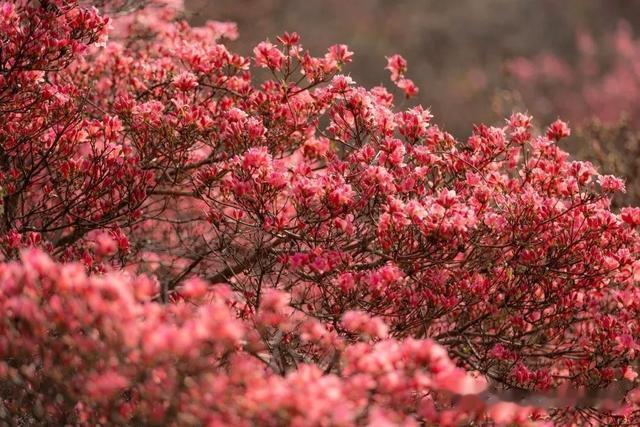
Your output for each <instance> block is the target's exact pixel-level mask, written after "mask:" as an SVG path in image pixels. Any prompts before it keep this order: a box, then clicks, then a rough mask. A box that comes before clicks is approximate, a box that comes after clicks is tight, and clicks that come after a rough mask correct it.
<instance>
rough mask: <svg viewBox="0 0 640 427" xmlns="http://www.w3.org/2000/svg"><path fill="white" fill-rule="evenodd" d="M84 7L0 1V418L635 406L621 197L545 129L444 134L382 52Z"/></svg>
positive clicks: (274, 420) (520, 119) (455, 420)
mask: <svg viewBox="0 0 640 427" xmlns="http://www.w3.org/2000/svg"><path fill="white" fill-rule="evenodd" d="M98 6H100V7H101V11H98V9H95V8H93V7H91V5H88V4H85V3H78V2H77V1H75V0H41V1H28V0H15V1H4V2H1V3H0V15H1V19H0V38H1V40H2V50H1V51H0V113H1V115H2V124H1V125H0V148H1V151H0V163H1V164H2V169H1V175H0V193H1V195H2V204H1V205H0V209H1V210H2V221H1V222H0V234H1V237H2V246H1V249H2V250H1V254H2V255H1V256H2V263H1V264H0V307H1V308H2V312H3V318H2V322H1V323H0V354H1V355H2V358H1V360H2V362H1V363H0V393H1V396H2V402H1V405H0V417H2V419H3V420H5V421H9V422H13V423H23V424H24V423H32V424H38V423H39V424H42V423H46V424H65V425H67V424H70V425H95V424H101V425H122V424H130V425H147V424H149V425H154V424H157V425H211V426H217V425H274V426H275V425H298V426H301V425H305V426H306V425H317V426H329V425H336V426H350V425H372V426H386V425H407V426H412V425H416V426H417V425H507V424H514V423H515V424H521V425H553V423H556V424H557V425H566V424H571V423H577V424H584V423H591V424H600V425H625V424H626V425H634V424H636V423H637V422H638V403H639V402H640V395H638V392H637V390H636V388H635V387H636V384H637V376H638V374H637V372H636V371H637V369H638V366H637V365H638V363H637V362H638V358H637V352H638V350H639V348H638V339H639V338H640V324H639V319H640V313H639V310H640V305H639V304H640V303H639V302H638V301H640V299H639V297H640V288H639V287H638V282H639V281H640V261H639V260H638V255H639V254H640V238H639V236H638V230H637V227H638V225H640V208H636V207H624V208H622V209H617V208H615V209H614V208H612V207H611V198H612V197H613V196H615V195H616V194H619V193H623V192H624V191H625V183H624V181H623V180H621V179H619V178H616V177H615V176H611V175H603V174H600V173H599V172H598V171H597V169H596V168H595V167H594V165H592V164H591V163H589V162H580V161H571V160H570V158H569V155H568V154H567V153H566V152H565V151H563V150H562V149H560V148H559V146H558V141H560V140H562V139H564V138H566V137H567V136H569V135H570V133H571V130H570V129H569V127H568V126H567V125H566V124H565V123H564V122H562V121H560V120H558V121H556V122H554V123H552V124H551V125H549V126H548V128H547V130H546V131H545V132H542V133H541V134H539V133H536V132H535V131H534V127H533V123H532V118H531V117H530V116H528V115H526V114H513V115H512V116H510V117H509V118H507V119H506V121H505V123H504V124H503V125H502V126H486V125H476V126H474V127H473V133H472V135H471V136H470V137H469V138H468V139H467V140H466V141H458V140H456V139H455V138H454V137H453V136H452V135H451V134H449V133H447V132H446V131H444V130H442V129H440V128H439V127H438V126H437V125H436V124H434V123H433V121H432V120H433V118H432V116H431V114H430V113H429V111H428V110H427V109H425V108H423V107H420V106H415V107H411V108H405V109H403V108H399V107H396V105H395V104H396V103H397V102H398V101H397V99H398V98H400V100H402V99H404V98H410V97H412V96H414V95H415V94H416V93H417V92H418V88H417V87H416V85H415V84H414V83H413V82H412V80H410V78H409V74H408V69H407V63H406V61H405V60H404V59H403V58H402V57H401V56H400V55H392V56H390V57H388V58H387V69H388V70H389V72H390V78H391V82H392V83H393V87H392V88H391V89H388V88H385V87H382V86H379V87H374V88H364V87H362V86H359V85H357V84H356V83H355V82H354V81H353V79H352V78H350V77H349V76H348V75H346V74H344V72H345V71H344V68H345V66H346V65H347V64H348V63H349V62H351V60H352V57H353V52H351V51H350V50H349V48H348V47H347V46H345V45H334V46H331V47H329V48H328V50H327V52H326V53H324V54H323V55H320V56H314V55H313V54H312V53H311V52H308V51H307V50H305V49H304V48H303V46H302V44H301V40H300V36H299V35H298V34H295V33H285V34H283V35H280V36H278V37H276V38H273V39H272V40H265V41H264V42H261V43H260V44H258V45H257V46H256V47H255V49H254V50H253V53H252V56H250V57H245V56H242V55H239V54H236V53H233V52H232V51H231V50H229V48H228V47H227V46H226V45H225V43H227V42H228V41H232V40H233V39H235V38H236V37H237V36H238V31H237V28H236V27H235V25H234V24H232V23H228V22H209V23H207V24H206V25H205V26H203V27H191V26H189V25H188V24H187V23H186V22H184V21H182V20H181V19H180V17H181V15H180V14H181V8H180V4H179V3H177V2H171V3H168V4H165V3H159V2H151V3H149V4H139V3H137V2H129V1H124V2H101V3H100V4H98ZM562 390H564V392H563V391H562ZM514 392H517V393H515V394H519V395H521V396H525V397H524V398H522V397H520V398H519V397H517V396H515V395H514ZM527 396H528V397H529V398H527Z"/></svg>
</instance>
